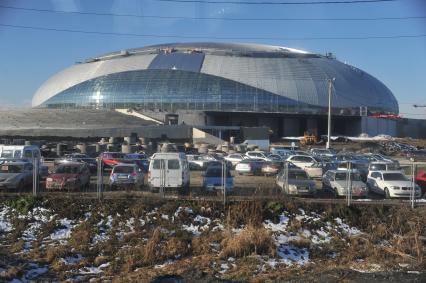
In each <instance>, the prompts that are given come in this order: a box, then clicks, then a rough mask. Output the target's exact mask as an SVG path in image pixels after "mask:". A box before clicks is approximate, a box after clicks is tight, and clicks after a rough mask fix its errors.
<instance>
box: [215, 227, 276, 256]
mask: <svg viewBox="0 0 426 283" xmlns="http://www.w3.org/2000/svg"><path fill="white" fill-rule="evenodd" d="M221 247H222V251H221V253H220V257H222V258H227V257H243V256H248V255H251V254H259V255H263V254H264V255H270V256H275V254H276V246H275V243H274V241H273V238H272V236H271V233H270V232H269V231H268V230H266V229H265V228H263V227H260V228H256V227H254V226H248V227H247V228H245V229H244V230H242V231H241V233H239V234H237V235H235V234H234V233H232V232H225V233H224V239H223V240H222V242H221Z"/></svg>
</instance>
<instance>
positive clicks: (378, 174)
mask: <svg viewBox="0 0 426 283" xmlns="http://www.w3.org/2000/svg"><path fill="white" fill-rule="evenodd" d="M367 184H368V188H369V189H370V190H371V191H372V192H375V193H377V194H381V195H384V196H385V197H386V198H398V197H410V194H411V190H412V187H413V182H412V181H411V180H408V178H407V177H405V175H404V174H403V173H402V172H401V171H370V172H369V173H368V178H367ZM414 186H415V187H414V188H415V192H414V195H415V197H420V195H421V191H420V187H419V185H417V184H414Z"/></svg>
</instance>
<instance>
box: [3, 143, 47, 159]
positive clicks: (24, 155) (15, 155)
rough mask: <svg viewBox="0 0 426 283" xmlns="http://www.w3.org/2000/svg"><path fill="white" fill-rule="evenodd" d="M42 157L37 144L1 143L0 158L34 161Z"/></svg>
mask: <svg viewBox="0 0 426 283" xmlns="http://www.w3.org/2000/svg"><path fill="white" fill-rule="evenodd" d="M34 158H35V159H40V158H41V154H40V149H39V147H38V146H36V145H0V159H7V160H10V159H22V160H25V161H28V162H32V160H33V159H34Z"/></svg>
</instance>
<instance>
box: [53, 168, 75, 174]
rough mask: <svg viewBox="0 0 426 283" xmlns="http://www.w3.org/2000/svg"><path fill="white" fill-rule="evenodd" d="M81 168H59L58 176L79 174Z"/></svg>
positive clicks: (57, 170)
mask: <svg viewBox="0 0 426 283" xmlns="http://www.w3.org/2000/svg"><path fill="white" fill-rule="evenodd" d="M78 168H79V166H59V167H58V168H56V171H55V173H57V174H77V173H78Z"/></svg>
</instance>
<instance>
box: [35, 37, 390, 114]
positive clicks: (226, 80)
mask: <svg viewBox="0 0 426 283" xmlns="http://www.w3.org/2000/svg"><path fill="white" fill-rule="evenodd" d="M329 78H336V81H335V83H334V88H335V89H334V95H333V107H334V108H335V109H337V110H338V111H340V113H342V114H348V113H349V114H350V113H352V115H355V114H354V113H356V112H357V111H358V113H359V108H360V107H366V108H367V109H368V110H370V111H373V112H383V113H393V114H397V113H398V103H397V101H396V99H395V97H394V96H393V94H392V92H391V91H390V90H389V89H388V88H387V87H386V86H385V85H384V84H383V83H381V82H380V81H379V80H377V79H376V78H374V77H373V76H371V75H369V74H368V73H366V72H364V71H362V70H360V69H358V68H356V67H354V66H351V65H348V64H344V63H342V62H340V61H338V60H336V59H334V58H332V57H331V56H323V55H319V54H314V53H309V52H306V51H302V50H297V49H292V48H288V47H281V46H270V45H260V44H244V43H211V42H201V43H169V44H159V45H152V46H147V47H142V48H135V49H127V50H122V51H117V52H112V53H108V54H104V55H101V56H98V57H93V58H90V59H87V60H86V61H85V62H84V63H80V64H76V65H74V66H71V67H69V68H67V69H65V70H63V71H61V72H59V73H58V74H56V75H54V76H53V77H51V78H50V79H49V80H47V81H46V82H45V83H44V84H43V85H42V86H41V87H40V88H39V89H38V91H37V92H36V94H35V95H34V98H33V106H34V107H93V106H94V105H97V106H102V107H108V108H118V107H131V106H142V107H149V108H160V109H162V108H164V109H165V110H172V111H173V110H176V109H181V108H182V107H183V108H185V109H188V110H213V111H251V112H279V113H283V112H284V113H286V112H288V113H301V114H303V113H307V114H321V113H323V112H324V109H325V108H326V107H327V103H328V98H327V97H328V94H327V79H329ZM169 108H170V109H169ZM357 109H358V110H357ZM345 111H346V112H345ZM347 111H349V112H347ZM354 111H355V112H354Z"/></svg>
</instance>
